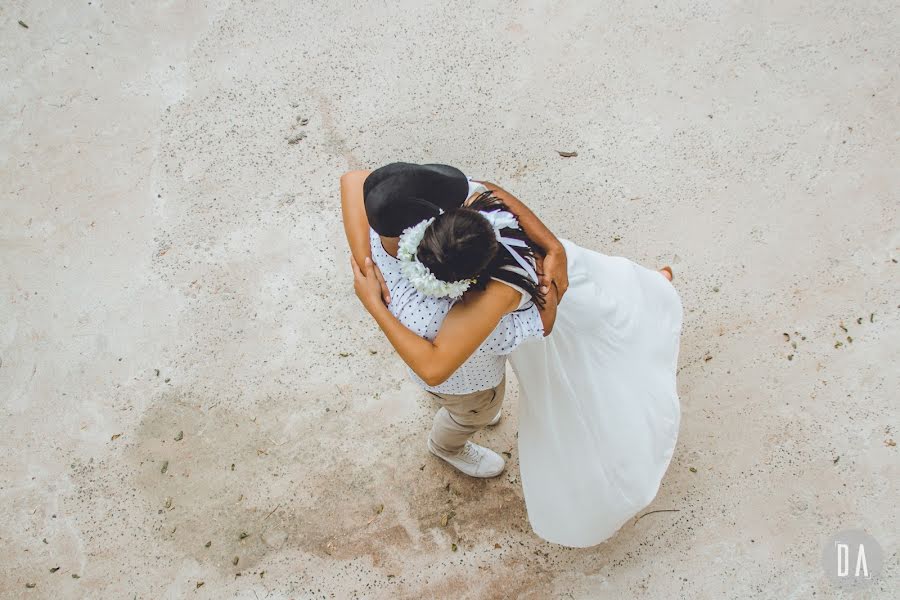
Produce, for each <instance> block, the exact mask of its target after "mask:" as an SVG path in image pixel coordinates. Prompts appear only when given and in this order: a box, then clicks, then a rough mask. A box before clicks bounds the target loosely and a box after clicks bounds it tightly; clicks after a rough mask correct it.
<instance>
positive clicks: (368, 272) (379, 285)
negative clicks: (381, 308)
mask: <svg viewBox="0 0 900 600" xmlns="http://www.w3.org/2000/svg"><path fill="white" fill-rule="evenodd" d="M350 266H351V268H352V269H353V289H354V290H355V291H356V297H357V298H359V301H360V302H362V304H363V306H365V307H366V310H367V311H369V312H370V313H371V312H372V310H373V308H374V307H375V306H377V305H378V304H381V305H384V304H387V303H388V302H389V301H390V296H389V295H388V293H387V285H385V283H384V278H383V277H382V276H381V271H380V270H379V269H378V267H377V266H375V263H373V262H372V259H371V258H369V257H368V256H367V257H366V264H365V267H364V270H362V269H360V268H359V265H357V264H356V261H355V260H353V257H351V258H350Z"/></svg>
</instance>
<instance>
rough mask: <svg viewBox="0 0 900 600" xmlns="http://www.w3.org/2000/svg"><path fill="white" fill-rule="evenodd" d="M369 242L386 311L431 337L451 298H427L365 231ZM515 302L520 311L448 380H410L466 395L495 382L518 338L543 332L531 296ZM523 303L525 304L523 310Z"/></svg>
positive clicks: (522, 339) (434, 389)
mask: <svg viewBox="0 0 900 600" xmlns="http://www.w3.org/2000/svg"><path fill="white" fill-rule="evenodd" d="M369 241H370V245H371V247H372V260H373V261H374V262H375V264H376V265H378V268H379V269H381V274H382V275H384V280H385V283H387V286H388V289H389V290H390V293H391V303H390V304H389V305H388V308H389V309H390V311H391V313H392V314H393V315H394V316H395V317H397V319H398V320H399V321H400V322H401V323H403V324H404V325H405V326H406V327H408V328H409V329H410V330H412V331H413V332H415V333H416V334H417V335H419V336H421V337H423V338H425V339H427V340H429V341H433V340H434V338H435V337H436V336H437V333H438V330H439V329H440V328H441V323H443V322H444V318H445V317H446V316H447V313H448V312H450V308H451V307H452V306H453V300H451V299H450V298H432V297H431V296H426V295H425V294H423V293H421V292H419V291H418V290H417V289H416V288H414V287H413V286H412V284H411V283H410V282H409V281H408V280H407V279H406V278H405V277H403V275H402V274H401V273H400V261H399V260H397V259H396V258H394V257H393V256H391V255H390V254H388V253H387V252H386V251H385V250H384V247H383V246H382V245H381V238H379V237H378V234H377V233H375V232H374V231H372V230H369ZM504 283H505V282H504ZM516 289H518V288H516ZM519 291H521V290H519ZM519 306H520V310H518V311H516V312H513V313H509V314H507V315H505V316H504V317H503V318H502V319H501V320H500V323H499V324H498V325H497V328H496V329H494V331H493V332H492V333H491V335H490V336H489V337H488V338H487V339H486V340H485V341H484V342H483V343H482V344H481V346H479V348H478V349H477V350H476V351H475V353H474V354H472V356H470V357H469V359H468V360H466V362H465V363H463V364H462V366H461V367H460V368H459V369H457V370H456V372H455V373H454V374H453V375H451V376H450V378H449V379H447V381H445V382H444V383H442V384H440V385H436V386H429V385H426V384H425V382H424V381H422V380H421V379H420V378H419V376H418V375H416V374H415V372H413V370H412V369H410V370H409V374H410V377H411V378H412V380H413V381H414V382H416V383H417V384H419V385H420V386H422V387H423V388H425V389H426V390H429V391H431V392H435V393H439V394H469V393H472V392H478V391H481V390H487V389H490V388H493V387H496V386H497V385H499V383H500V380H501V379H503V374H504V373H505V371H506V355H507V354H509V353H510V352H512V351H513V350H515V349H516V347H517V346H518V345H519V344H521V343H522V342H525V341H527V340H530V339H535V338H538V339H539V338H541V337H543V334H544V328H543V325H542V323H541V316H540V313H539V312H538V309H537V307H536V306H534V304H533V303H531V299H530V297H528V296H527V295H526V294H524V293H523V298H522V302H521V303H520V305H519ZM524 306H527V308H522V307H524Z"/></svg>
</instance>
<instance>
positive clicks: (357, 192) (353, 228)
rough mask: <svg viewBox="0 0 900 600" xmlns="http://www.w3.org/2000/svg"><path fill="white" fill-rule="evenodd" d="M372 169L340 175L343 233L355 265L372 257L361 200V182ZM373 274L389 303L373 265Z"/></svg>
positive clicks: (382, 278) (388, 296) (363, 204)
mask: <svg viewBox="0 0 900 600" xmlns="http://www.w3.org/2000/svg"><path fill="white" fill-rule="evenodd" d="M371 172H372V171H348V172H347V173H344V174H343V175H341V215H342V216H343V220H344V233H345V234H346V236H347V243H348V244H349V245H350V254H351V255H353V260H354V262H356V264H357V265H364V264H366V258H371V257H372V247H371V245H370V242H369V219H368V218H367V217H366V205H365V203H364V202H363V184H364V183H365V181H366V177H368V176H369V173H371ZM375 275H376V277H377V278H378V281H379V283H381V297H382V298H384V301H385V303H388V304H389V303H390V301H391V294H390V292H389V291H388V288H387V284H386V283H385V282H384V277H383V276H382V275H381V271H380V270H379V269H378V267H377V266H375Z"/></svg>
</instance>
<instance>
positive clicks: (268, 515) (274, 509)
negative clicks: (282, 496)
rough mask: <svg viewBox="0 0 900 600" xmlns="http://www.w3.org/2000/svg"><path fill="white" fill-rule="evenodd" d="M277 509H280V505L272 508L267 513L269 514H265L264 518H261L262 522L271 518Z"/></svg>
mask: <svg viewBox="0 0 900 600" xmlns="http://www.w3.org/2000/svg"><path fill="white" fill-rule="evenodd" d="M279 508H281V504H279V505H278V506H276V507H275V508H273V509H272V510H271V511H270V512H269V514H267V515H266V516H265V517H263V521H265V520H266V519H268V518H269V517H271V516H272V513H273V512H275V511H276V510H278V509H279Z"/></svg>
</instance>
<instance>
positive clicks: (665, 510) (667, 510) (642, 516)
mask: <svg viewBox="0 0 900 600" xmlns="http://www.w3.org/2000/svg"><path fill="white" fill-rule="evenodd" d="M661 512H681V509H680V508H661V509H659V510H651V511H650V512H645V513H644V514H642V515H641V516H639V517H638V518H637V519H635V520H634V522H635V524H637V522H638V521H640V520H641V519H643V518H644V517H646V516H647V515H652V514H653V513H661Z"/></svg>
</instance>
